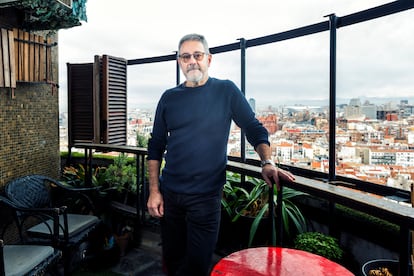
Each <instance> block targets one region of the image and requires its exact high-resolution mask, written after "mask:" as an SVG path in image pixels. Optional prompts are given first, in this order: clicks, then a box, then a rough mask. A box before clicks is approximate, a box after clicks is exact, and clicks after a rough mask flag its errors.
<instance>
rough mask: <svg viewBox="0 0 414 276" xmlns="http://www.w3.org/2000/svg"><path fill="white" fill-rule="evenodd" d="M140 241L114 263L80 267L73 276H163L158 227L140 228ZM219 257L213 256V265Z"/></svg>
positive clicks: (147, 226) (150, 225) (103, 262)
mask: <svg viewBox="0 0 414 276" xmlns="http://www.w3.org/2000/svg"><path fill="white" fill-rule="evenodd" d="M140 234H141V241H140V244H139V245H138V246H136V247H133V248H129V249H128V250H127V252H126V254H125V255H124V256H121V257H119V259H117V260H116V261H115V262H114V263H112V264H111V261H108V262H107V264H106V265H105V260H103V261H102V259H99V260H98V264H97V263H96V262H94V263H92V264H88V262H86V264H84V265H82V266H81V267H80V268H79V269H77V270H76V271H75V273H74V274H73V276H94V275H101V276H102V275H103V276H121V275H122V276H124V275H125V276H165V275H166V274H165V273H164V272H163V269H162V256H161V237H160V226H159V225H158V224H157V223H151V222H150V223H147V224H146V225H143V226H142V228H141V232H140ZM220 258H221V256H219V255H214V257H213V263H212V265H213V264H215V263H216V262H217V261H218V260H219V259H220Z"/></svg>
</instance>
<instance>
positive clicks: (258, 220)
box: [221, 172, 306, 247]
mask: <svg viewBox="0 0 414 276" xmlns="http://www.w3.org/2000/svg"><path fill="white" fill-rule="evenodd" d="M269 189H270V188H269V186H268V185H267V184H266V182H265V181H264V180H262V179H257V178H253V177H249V176H247V179H246V185H245V186H243V187H241V185H240V175H239V174H236V173H232V172H228V173H227V181H226V184H225V185H224V188H223V198H222V200H221V203H222V206H223V209H224V210H225V212H226V213H227V214H228V215H229V216H230V217H232V222H236V221H238V220H239V219H240V217H249V218H250V219H249V221H250V222H249V228H250V231H249V238H248V243H247V246H249V247H250V246H252V244H253V240H254V239H255V237H256V236H257V232H258V230H259V226H260V225H261V224H266V222H265V220H266V218H268V214H269V200H268V197H269ZM277 193H278V191H277V189H274V191H273V193H272V194H273V198H272V199H271V200H273V202H274V206H275V205H276V199H277ZM300 195H305V193H303V192H299V191H296V190H293V189H290V188H288V187H284V188H283V189H282V203H283V204H282V221H283V229H284V231H285V232H286V233H287V234H289V233H290V232H291V226H292V225H293V226H294V227H295V230H296V231H297V232H299V233H301V232H303V231H304V229H305V226H306V221H305V218H304V216H303V215H302V212H301V211H300V209H299V208H298V207H297V206H296V204H295V203H294V202H292V201H291V199H292V198H293V197H296V196H300ZM265 227H266V225H265ZM269 228H270V227H269ZM274 234H276V233H274Z"/></svg>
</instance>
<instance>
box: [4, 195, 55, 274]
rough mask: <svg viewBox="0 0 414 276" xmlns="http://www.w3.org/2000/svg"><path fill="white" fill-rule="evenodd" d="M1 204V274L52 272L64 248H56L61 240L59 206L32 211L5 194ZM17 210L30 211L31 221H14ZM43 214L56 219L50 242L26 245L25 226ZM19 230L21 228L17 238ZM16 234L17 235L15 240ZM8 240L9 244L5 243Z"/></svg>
mask: <svg viewBox="0 0 414 276" xmlns="http://www.w3.org/2000/svg"><path fill="white" fill-rule="evenodd" d="M0 204H1V206H2V209H1V210H2V221H1V226H2V230H1V232H0V233H1V237H0V276H12V275H13V276H26V275H44V274H45V273H46V272H47V271H49V272H50V271H52V270H51V269H49V268H52V265H55V264H56V263H57V262H58V261H59V260H60V258H61V255H62V254H61V251H60V250H57V249H56V248H54V247H53V245H55V244H56V243H57V241H58V227H59V209H56V208H49V209H47V210H44V209H42V210H35V209H31V210H29V209H26V208H19V207H17V206H15V205H14V204H13V203H12V202H11V201H9V200H7V199H6V198H4V197H1V196H0ZM14 212H19V213H21V214H22V213H26V214H27V216H26V217H27V220H25V221H22V223H21V224H17V225H16V224H13V223H12V222H13V213H14ZM39 216H40V217H47V218H49V219H50V220H51V221H53V223H52V226H53V227H52V229H51V233H50V235H49V236H48V238H49V239H48V245H30V244H24V243H23V242H24V241H23V240H22V237H23V236H24V235H25V229H27V227H29V225H30V224H31V222H30V221H31V220H32V219H33V218H35V217H39ZM30 218H32V219H30ZM15 222H16V221H15ZM16 231H18V235H17V238H16V233H15V232H16ZM6 236H7V237H6ZM13 237H15V238H14V239H13ZM6 239H7V241H8V242H7V244H5V240H6ZM53 268H54V269H57V268H56V267H53Z"/></svg>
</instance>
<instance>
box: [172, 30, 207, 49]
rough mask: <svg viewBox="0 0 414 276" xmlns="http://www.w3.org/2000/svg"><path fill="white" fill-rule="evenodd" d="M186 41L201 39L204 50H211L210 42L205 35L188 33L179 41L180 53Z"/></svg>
mask: <svg viewBox="0 0 414 276" xmlns="http://www.w3.org/2000/svg"><path fill="white" fill-rule="evenodd" d="M186 41H199V42H201V44H203V47H204V51H205V53H206V54H210V50H209V48H208V43H207V40H206V38H205V37H204V36H203V35H200V34H188V35H185V36H183V38H181V39H180V42H179V43H178V53H180V49H181V45H183V43H184V42H186Z"/></svg>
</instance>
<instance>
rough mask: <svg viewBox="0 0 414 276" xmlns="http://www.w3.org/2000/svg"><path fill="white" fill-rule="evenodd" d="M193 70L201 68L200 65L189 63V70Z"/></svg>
mask: <svg viewBox="0 0 414 276" xmlns="http://www.w3.org/2000/svg"><path fill="white" fill-rule="evenodd" d="M191 70H200V67H199V66H198V65H197V64H189V65H188V66H187V72H190V71H191Z"/></svg>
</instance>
